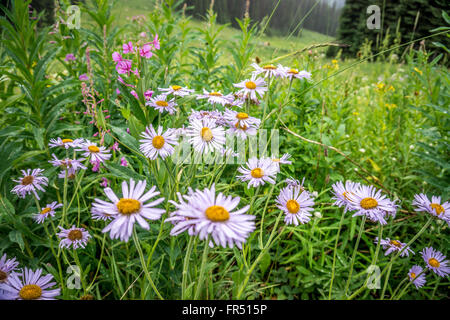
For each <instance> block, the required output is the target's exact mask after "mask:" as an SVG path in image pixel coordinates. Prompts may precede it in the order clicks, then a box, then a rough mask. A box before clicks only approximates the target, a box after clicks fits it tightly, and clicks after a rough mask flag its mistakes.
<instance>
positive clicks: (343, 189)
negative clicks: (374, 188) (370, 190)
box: [331, 180, 361, 212]
mask: <svg viewBox="0 0 450 320" xmlns="http://www.w3.org/2000/svg"><path fill="white" fill-rule="evenodd" d="M360 186H361V185H360V184H359V183H358V182H353V181H350V180H347V181H345V185H344V183H343V182H342V181H338V182H336V183H335V184H333V185H332V188H333V195H334V197H332V198H331V199H333V200H335V202H334V204H335V205H337V206H338V207H344V212H347V211H348V210H351V206H352V203H351V202H350V198H349V197H348V195H349V194H354V193H355V190H356V189H357V188H359V187H360Z"/></svg>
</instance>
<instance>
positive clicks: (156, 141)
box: [139, 124, 178, 160]
mask: <svg viewBox="0 0 450 320" xmlns="http://www.w3.org/2000/svg"><path fill="white" fill-rule="evenodd" d="M141 137H143V138H144V139H141V140H139V142H141V145H140V146H139V149H140V150H141V152H142V153H143V154H144V155H145V156H146V157H147V158H150V159H151V160H155V159H156V158H157V157H158V156H160V157H161V158H162V159H165V158H167V157H168V156H170V155H171V154H173V153H174V151H175V149H174V147H173V146H176V145H178V141H177V135H176V132H175V130H174V129H170V128H169V129H167V130H166V132H164V133H163V127H161V126H158V132H156V131H155V129H154V128H153V126H152V125H151V124H150V126H149V127H147V128H145V131H144V132H142V133H141Z"/></svg>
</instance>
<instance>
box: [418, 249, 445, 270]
mask: <svg viewBox="0 0 450 320" xmlns="http://www.w3.org/2000/svg"><path fill="white" fill-rule="evenodd" d="M421 255H422V258H423V260H425V263H426V264H427V267H428V269H430V270H432V271H433V272H434V273H436V274H437V275H438V276H440V277H446V276H447V275H448V274H449V273H450V267H449V266H448V264H449V261H448V260H445V258H446V257H445V256H444V255H443V254H442V253H441V252H439V251H437V250H434V249H433V248H432V247H428V248H424V249H423V250H422V252H421Z"/></svg>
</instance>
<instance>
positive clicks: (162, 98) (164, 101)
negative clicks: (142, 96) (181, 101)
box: [145, 94, 177, 114]
mask: <svg viewBox="0 0 450 320" xmlns="http://www.w3.org/2000/svg"><path fill="white" fill-rule="evenodd" d="M145 105H147V106H151V107H153V108H155V109H156V110H158V111H159V112H160V113H163V112H164V111H167V112H169V114H174V113H175V112H176V111H177V109H176V108H175V106H176V105H177V104H176V103H175V99H174V98H172V99H171V100H169V99H168V98H167V96H166V95H164V94H160V95H158V96H156V97H154V98H150V101H148V102H147V103H146V104H145Z"/></svg>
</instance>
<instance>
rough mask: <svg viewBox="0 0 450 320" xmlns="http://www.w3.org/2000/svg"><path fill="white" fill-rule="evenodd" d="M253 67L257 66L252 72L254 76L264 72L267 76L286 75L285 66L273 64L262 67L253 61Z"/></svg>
mask: <svg viewBox="0 0 450 320" xmlns="http://www.w3.org/2000/svg"><path fill="white" fill-rule="evenodd" d="M252 67H253V68H255V71H253V72H252V74H253V75H254V76H257V75H260V74H263V75H264V76H265V77H271V78H273V77H285V74H284V69H283V68H279V67H278V68H277V67H275V66H274V65H272V64H268V65H265V66H263V67H260V66H259V65H258V64H256V63H252Z"/></svg>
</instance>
